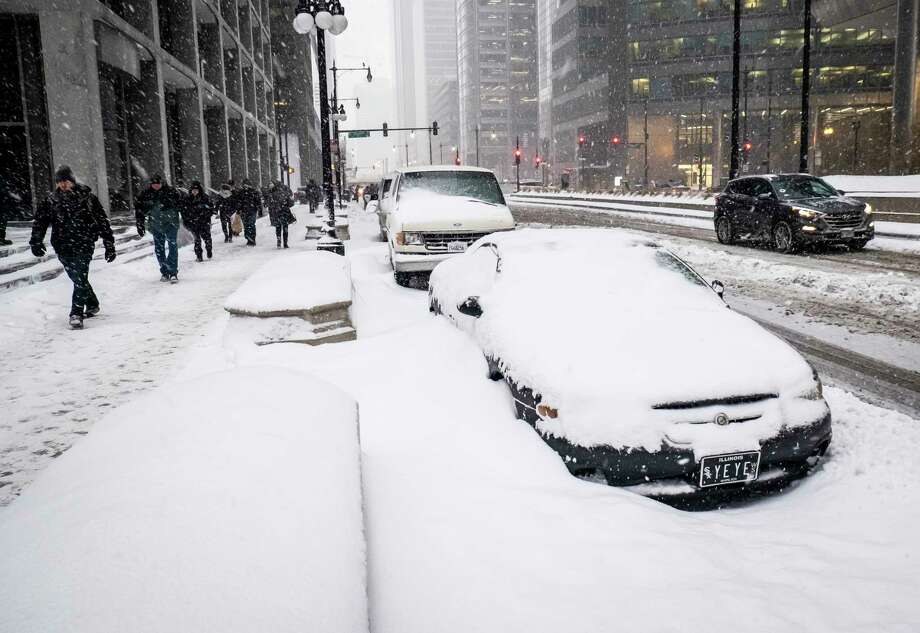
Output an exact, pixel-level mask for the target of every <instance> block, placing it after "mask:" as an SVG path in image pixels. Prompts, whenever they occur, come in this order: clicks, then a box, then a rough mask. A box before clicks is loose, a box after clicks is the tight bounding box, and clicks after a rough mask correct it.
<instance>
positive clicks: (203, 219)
mask: <svg viewBox="0 0 920 633" xmlns="http://www.w3.org/2000/svg"><path fill="white" fill-rule="evenodd" d="M194 189H197V190H198V191H199V192H200V195H197V196H195V195H192V194H191V193H189V195H188V196H186V197H185V210H184V212H183V214H182V217H183V219H184V220H185V224H186V225H187V226H188V227H189V228H190V229H193V230H206V229H207V228H208V227H210V226H211V216H213V215H214V206H213V205H212V204H211V199H210V198H209V197H208V196H207V194H205V192H204V187H202V186H201V183H200V182H197V181H196V182H193V183H192V186H191V187H189V191H190V192H191V191H192V190H194Z"/></svg>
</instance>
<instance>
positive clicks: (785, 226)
mask: <svg viewBox="0 0 920 633" xmlns="http://www.w3.org/2000/svg"><path fill="white" fill-rule="evenodd" d="M773 249H774V250H776V252H778V253H787V254H792V253H796V252H798V250H799V244H798V242H797V240H796V238H795V232H794V231H793V230H792V227H791V226H789V223H788V222H785V221H782V222H777V223H776V226H774V227H773Z"/></svg>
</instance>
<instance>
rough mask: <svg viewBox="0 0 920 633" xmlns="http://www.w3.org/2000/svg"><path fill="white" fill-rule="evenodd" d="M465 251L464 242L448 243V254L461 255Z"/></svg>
mask: <svg viewBox="0 0 920 633" xmlns="http://www.w3.org/2000/svg"><path fill="white" fill-rule="evenodd" d="M465 250H466V242H448V243H447V252H448V253H462V252H464V251H465Z"/></svg>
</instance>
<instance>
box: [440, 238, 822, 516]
mask: <svg viewBox="0 0 920 633" xmlns="http://www.w3.org/2000/svg"><path fill="white" fill-rule="evenodd" d="M722 291H723V287H722V285H721V284H720V283H719V282H716V281H714V282H712V284H709V283H707V282H706V281H705V280H704V279H703V278H702V277H701V276H700V275H699V274H697V273H696V272H695V271H694V270H693V269H692V268H691V267H690V266H689V265H687V264H686V263H685V262H684V261H682V260H681V259H680V258H679V257H677V256H676V255H674V254H673V253H671V252H669V251H667V250H665V249H663V248H660V247H658V246H656V245H655V244H650V243H647V242H645V241H643V240H641V239H639V238H636V237H634V236H631V235H629V234H628V233H624V232H620V231H616V230H602V229H594V230H590V229H586V230H565V229H552V230H548V229H547V230H539V229H525V230H520V231H515V232H511V233H500V234H494V235H490V236H487V237H485V238H483V239H481V240H479V241H478V242H477V243H475V244H474V245H473V246H472V247H471V248H470V249H469V250H468V251H467V252H466V253H465V254H463V255H462V256H460V257H456V258H454V259H452V260H450V261H447V262H444V263H442V264H441V265H439V266H438V267H437V268H436V269H435V270H434V272H433V273H432V275H431V280H430V285H429V307H430V309H431V310H432V311H433V312H435V313H439V314H444V315H446V316H447V317H448V318H449V319H450V320H451V321H453V322H454V323H455V324H456V325H457V326H458V327H459V328H461V329H462V330H465V331H466V332H468V333H469V334H470V335H471V336H472V337H473V338H474V340H475V341H476V342H477V343H478V345H479V346H480V348H481V349H482V352H483V354H484V355H485V358H486V362H487V365H488V374H489V377H490V378H492V379H493V380H500V379H504V380H505V382H506V383H507V384H508V386H509V387H510V390H511V395H512V396H513V399H514V406H515V410H516V413H517V416H518V417H519V418H520V419H522V420H525V421H526V422H528V423H530V424H531V425H533V426H534V427H535V428H536V430H537V431H538V432H539V433H540V435H541V436H542V437H543V439H544V440H545V441H546V443H547V444H549V446H551V447H552V448H553V449H554V450H556V451H557V452H558V453H559V454H560V455H561V456H562V458H563V460H564V462H565V465H566V466H567V467H568V469H569V470H570V471H571V472H572V473H573V474H576V475H587V476H603V478H604V479H606V481H607V482H608V483H609V484H611V485H617V486H628V487H630V488H631V489H632V490H635V491H636V492H639V493H641V494H644V495H646V496H650V497H654V498H658V499H661V500H668V501H669V502H671V503H674V504H676V505H679V504H681V503H683V502H685V501H686V502H688V503H698V502H700V501H706V500H713V499H722V498H725V497H730V496H734V495H737V494H739V492H741V493H742V494H749V493H751V492H755V491H758V492H759V491H765V490H768V489H776V488H781V487H782V486H783V485H784V484H785V483H786V482H789V481H791V480H793V479H796V478H799V477H801V476H803V475H805V474H806V473H807V472H808V470H809V469H810V468H811V467H812V466H814V465H815V464H816V463H817V462H818V460H819V459H820V458H821V457H822V456H823V455H824V453H825V451H826V450H827V447H828V445H829V444H830V441H831V415H830V409H829V408H828V406H827V403H826V402H825V401H824V397H823V393H822V386H821V382H820V379H819V378H818V375H817V372H816V371H815V370H814V369H813V368H812V366H811V365H810V364H809V363H808V362H807V361H806V360H805V359H804V358H803V357H802V356H801V355H800V354H799V353H798V352H796V351H795V350H794V349H793V348H792V347H791V346H789V345H788V344H787V343H786V342H785V341H783V340H781V339H779V338H777V337H776V336H774V335H773V334H771V333H770V332H768V331H766V330H765V329H764V328H762V327H761V326H760V325H758V324H757V323H755V322H754V321H753V320H751V319H749V318H747V317H745V316H743V315H741V314H738V313H737V312H734V311H733V310H731V309H730V308H729V307H728V306H727V305H726V304H725V302H724V301H723V300H722V297H721V294H722Z"/></svg>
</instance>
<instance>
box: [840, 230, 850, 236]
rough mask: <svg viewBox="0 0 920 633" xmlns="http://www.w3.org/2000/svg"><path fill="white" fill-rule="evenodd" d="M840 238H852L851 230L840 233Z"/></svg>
mask: <svg viewBox="0 0 920 633" xmlns="http://www.w3.org/2000/svg"><path fill="white" fill-rule="evenodd" d="M840 237H853V229H848V230H843V231H840Z"/></svg>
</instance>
